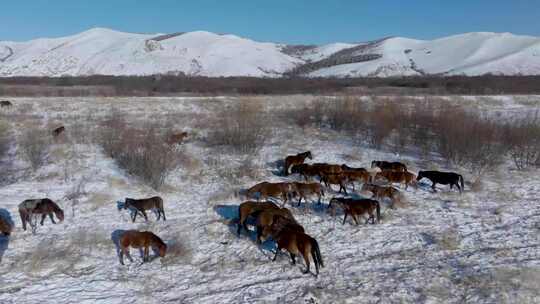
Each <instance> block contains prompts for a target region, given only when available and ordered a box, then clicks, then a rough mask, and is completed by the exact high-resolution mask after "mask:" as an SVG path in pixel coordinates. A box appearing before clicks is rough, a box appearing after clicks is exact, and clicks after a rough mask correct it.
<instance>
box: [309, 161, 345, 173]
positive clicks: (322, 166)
mask: <svg viewBox="0 0 540 304" xmlns="http://www.w3.org/2000/svg"><path fill="white" fill-rule="evenodd" d="M313 167H314V168H315V169H316V170H318V171H319V176H321V175H328V174H340V173H341V172H343V169H342V168H341V166H340V165H332V164H327V163H314V164H313Z"/></svg>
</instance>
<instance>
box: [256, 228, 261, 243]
mask: <svg viewBox="0 0 540 304" xmlns="http://www.w3.org/2000/svg"><path fill="white" fill-rule="evenodd" d="M256 232H257V244H261V243H262V241H261V235H262V228H261V227H259V226H257V229H256Z"/></svg>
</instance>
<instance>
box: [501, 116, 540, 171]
mask: <svg viewBox="0 0 540 304" xmlns="http://www.w3.org/2000/svg"><path fill="white" fill-rule="evenodd" d="M504 138H505V142H506V144H507V145H508V148H509V154H510V157H511V158H512V160H513V162H514V164H515V165H516V168H518V169H519V170H522V169H525V168H527V167H531V166H537V167H538V166H540V117H539V116H538V112H537V113H535V114H534V115H529V116H527V117H525V118H522V119H520V120H517V121H514V122H513V123H512V124H508V125H507V126H506V127H505V135H504Z"/></svg>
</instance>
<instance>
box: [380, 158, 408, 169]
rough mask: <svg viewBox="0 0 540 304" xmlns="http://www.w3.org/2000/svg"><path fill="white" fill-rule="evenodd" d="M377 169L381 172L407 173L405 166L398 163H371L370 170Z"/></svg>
mask: <svg viewBox="0 0 540 304" xmlns="http://www.w3.org/2000/svg"><path fill="white" fill-rule="evenodd" d="M374 167H379V168H381V170H393V171H407V166H405V164H403V163H400V162H387V161H384V160H382V161H377V160H374V161H372V162H371V168H374Z"/></svg>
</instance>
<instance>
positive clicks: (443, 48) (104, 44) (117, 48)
mask: <svg viewBox="0 0 540 304" xmlns="http://www.w3.org/2000/svg"><path fill="white" fill-rule="evenodd" d="M303 67H306V68H303ZM293 70H294V71H295V72H294V73H295V74H299V75H308V76H323V77H330V76H338V77H345V76H380V77H387V76H402V75H422V74H449V75H456V74H466V75H482V74H486V73H493V74H505V75H516V74H523V75H536V74H540V38H537V37H530V36H518V35H513V34H509V33H468V34H462V35H456V36H451V37H446V38H441V39H436V40H432V41H422V40H413V39H407V38H400V37H395V38H389V39H383V40H378V41H375V42H367V43H359V44H347V43H331V44H328V45H321V46H288V45H283V44H277V43H261V42H256V41H252V40H249V39H244V38H241V37H238V36H234V35H218V34H214V33H209V32H203V31H197V32H189V33H175V34H168V35H163V34H131V33H122V32H118V31H114V30H109V29H103V28H95V29H91V30H88V31H85V32H82V33H80V34H76V35H73V36H69V37H62V38H54V39H36V40H32V41H28V42H8V41H5V42H2V41H0V76H1V77H11V76H63V75H71V76H80V75H94V74H105V75H152V74H180V73H184V74H186V75H201V76H256V77H279V76H282V75H283V74H284V73H286V72H289V73H290V72H291V71H293Z"/></svg>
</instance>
